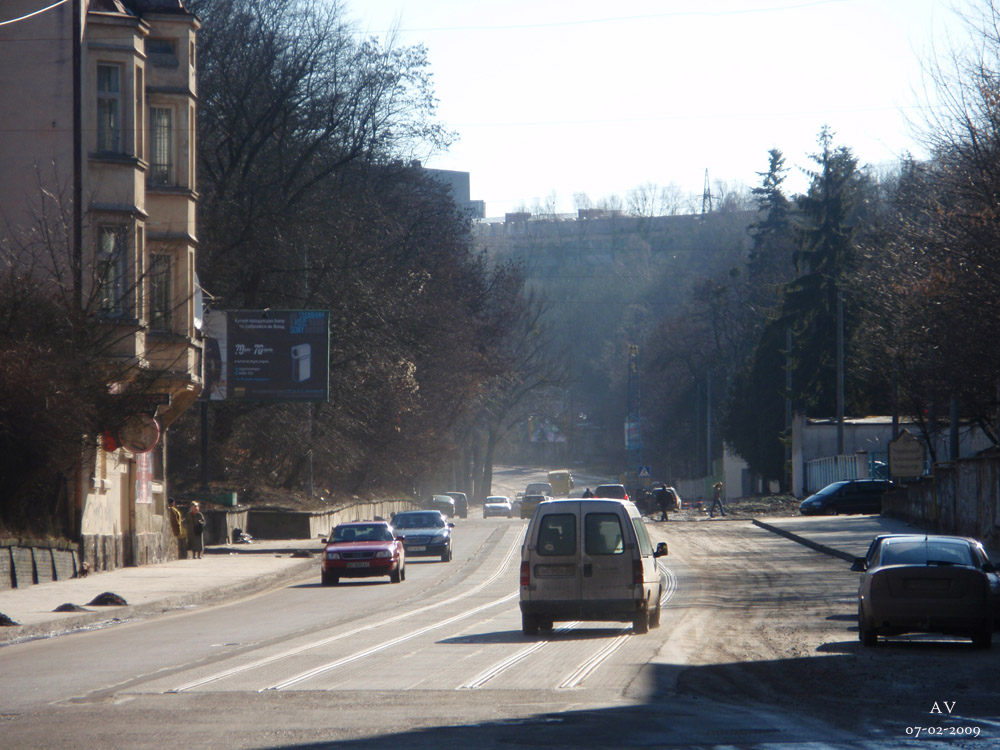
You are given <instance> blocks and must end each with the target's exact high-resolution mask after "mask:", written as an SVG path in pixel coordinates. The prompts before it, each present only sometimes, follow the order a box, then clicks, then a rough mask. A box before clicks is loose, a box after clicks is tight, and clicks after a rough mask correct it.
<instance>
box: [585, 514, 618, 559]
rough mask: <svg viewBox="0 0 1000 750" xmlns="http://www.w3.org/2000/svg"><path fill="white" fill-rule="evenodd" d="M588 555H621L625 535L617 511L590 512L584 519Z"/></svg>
mask: <svg viewBox="0 0 1000 750" xmlns="http://www.w3.org/2000/svg"><path fill="white" fill-rule="evenodd" d="M584 528H585V529H586V531H585V532H584V533H585V534H586V537H585V538H586V547H587V554H588V555H620V554H622V553H623V552H624V551H625V536H624V534H623V533H622V523H621V519H620V518H619V517H618V514H617V513H588V514H587V516H586V518H585V519H584Z"/></svg>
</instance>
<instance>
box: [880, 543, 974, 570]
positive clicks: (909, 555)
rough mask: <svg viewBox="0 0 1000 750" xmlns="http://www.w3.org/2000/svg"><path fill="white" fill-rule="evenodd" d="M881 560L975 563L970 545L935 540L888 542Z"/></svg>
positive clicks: (919, 563)
mask: <svg viewBox="0 0 1000 750" xmlns="http://www.w3.org/2000/svg"><path fill="white" fill-rule="evenodd" d="M880 562H881V564H882V565H934V564H937V565H973V566H974V565H975V563H974V562H973V560H972V551H971V550H970V549H969V546H968V545H966V544H957V543H954V542H951V543H949V542H940V541H934V540H930V541H913V542H894V543H891V542H886V543H885V546H884V549H883V550H882V558H881V561H880ZM977 567H978V566H977Z"/></svg>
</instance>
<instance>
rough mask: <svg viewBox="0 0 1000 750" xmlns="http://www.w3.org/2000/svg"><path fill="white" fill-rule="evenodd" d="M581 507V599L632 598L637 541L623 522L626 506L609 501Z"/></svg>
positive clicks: (585, 504)
mask: <svg viewBox="0 0 1000 750" xmlns="http://www.w3.org/2000/svg"><path fill="white" fill-rule="evenodd" d="M581 506H582V507H581V513H580V516H581V518H582V521H581V523H582V526H583V529H582V531H583V544H582V546H581V561H582V564H581V566H580V567H581V573H582V585H583V595H582V598H583V599H584V600H590V601H613V600H618V601H621V600H623V599H633V598H634V594H633V592H634V587H633V582H632V578H633V568H632V561H633V557H634V555H635V550H634V546H635V541H634V539H633V538H632V534H630V533H629V528H628V527H627V526H626V524H625V522H624V520H625V513H624V512H623V511H624V508H621V509H619V508H616V507H613V506H611V504H610V503H607V502H603V503H600V502H596V503H588V502H582V503H581Z"/></svg>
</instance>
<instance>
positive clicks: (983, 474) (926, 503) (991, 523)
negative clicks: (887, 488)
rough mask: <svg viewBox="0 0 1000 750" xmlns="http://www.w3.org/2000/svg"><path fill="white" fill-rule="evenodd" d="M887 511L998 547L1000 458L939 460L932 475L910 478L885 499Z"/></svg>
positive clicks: (983, 457) (929, 528) (923, 524)
mask: <svg viewBox="0 0 1000 750" xmlns="http://www.w3.org/2000/svg"><path fill="white" fill-rule="evenodd" d="M882 513H883V515H886V516H890V517H892V518H899V519H902V520H905V521H910V522H911V523H914V524H916V525H919V526H920V527H921V528H924V529H926V530H928V531H931V532H935V533H939V534H960V535H962V536H971V537H975V538H977V539H979V540H980V541H981V542H983V543H984V544H986V545H987V546H998V545H1000V457H998V456H982V457H977V458H963V459H959V460H957V461H950V462H948V463H939V464H935V466H934V468H933V473H932V474H931V475H930V476H927V477H923V478H922V479H920V480H918V481H914V482H908V483H907V484H906V485H905V486H903V487H902V488H901V489H899V490H898V491H896V492H893V493H890V494H889V495H887V496H886V497H885V499H884V500H883V501H882Z"/></svg>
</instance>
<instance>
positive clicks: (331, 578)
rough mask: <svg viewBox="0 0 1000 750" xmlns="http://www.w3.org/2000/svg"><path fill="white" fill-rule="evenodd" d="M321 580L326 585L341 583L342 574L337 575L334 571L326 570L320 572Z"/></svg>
mask: <svg viewBox="0 0 1000 750" xmlns="http://www.w3.org/2000/svg"><path fill="white" fill-rule="evenodd" d="M320 580H321V581H322V582H323V585H324V586H336V585H337V584H338V583H340V576H335V575H333V573H327V572H326V571H325V570H324V571H323V572H322V573H320Z"/></svg>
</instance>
